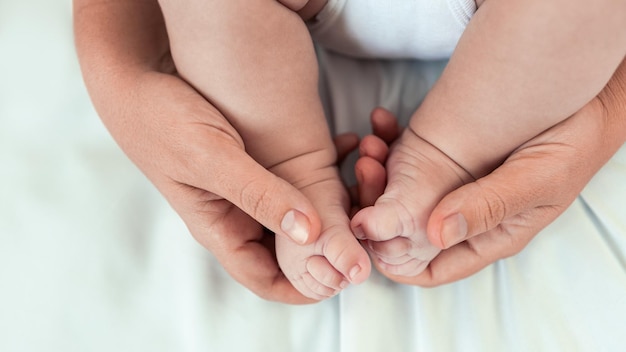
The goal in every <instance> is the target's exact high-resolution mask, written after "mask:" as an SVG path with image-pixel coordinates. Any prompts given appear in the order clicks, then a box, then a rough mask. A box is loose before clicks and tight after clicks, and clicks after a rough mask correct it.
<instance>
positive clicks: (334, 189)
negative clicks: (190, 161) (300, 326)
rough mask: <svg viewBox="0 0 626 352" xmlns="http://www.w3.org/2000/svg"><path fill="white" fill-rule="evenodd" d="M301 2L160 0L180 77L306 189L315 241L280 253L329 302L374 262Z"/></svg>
mask: <svg viewBox="0 0 626 352" xmlns="http://www.w3.org/2000/svg"><path fill="white" fill-rule="evenodd" d="M301 2H302V3H303V4H300V3H298V2H297V1H289V2H288V5H289V6H290V7H287V6H286V5H283V4H282V3H281V2H279V1H276V0H221V1H217V0H214V1H204V0H176V1H170V0H161V6H162V9H163V12H164V15H165V20H166V24H167V27H168V34H169V35H170V41H171V46H172V54H173V57H174V61H175V63H176V66H177V68H178V70H179V73H180V74H181V76H182V77H183V78H185V79H186V80H187V81H188V82H190V83H191V84H192V85H193V86H194V87H195V88H196V89H198V90H199V91H200V92H201V93H202V94H203V95H204V96H205V97H206V98H207V99H208V100H209V101H211V103H213V104H214V105H215V106H216V107H217V108H218V109H219V110H220V112H221V113H222V114H223V115H224V116H225V117H226V118H227V119H228V121H229V122H230V123H231V124H232V125H233V126H234V127H235V129H236V130H237V132H238V133H239V134H240V136H241V138H242V140H243V142H244V144H245V147H246V151H247V152H248V153H249V154H250V155H251V156H252V157H253V158H254V159H255V160H256V161H257V162H259V163H260V164H261V165H263V166H265V167H266V168H268V169H269V170H271V171H272V172H274V173H275V174H276V175H277V176H279V177H281V178H283V179H285V180H287V181H288V182H291V183H292V184H293V185H295V186H296V187H298V188H299V189H301V190H302V191H303V192H304V193H305V195H307V196H308V197H309V198H310V200H311V201H312V203H313V205H314V206H315V207H316V209H317V210H318V213H319V215H320V219H321V227H322V232H321V234H320V237H319V239H318V240H317V241H316V242H315V243H313V244H311V245H307V246H300V245H297V244H296V243H294V242H291V241H290V240H288V239H287V238H284V237H283V236H277V237H276V247H277V253H276V255H277V259H278V261H279V264H280V266H281V268H282V270H283V272H284V273H285V275H286V276H287V278H288V279H289V280H290V281H291V282H292V283H293V284H294V286H295V287H296V288H297V289H298V290H300V291H301V292H302V293H303V294H304V295H306V296H308V297H311V298H315V299H323V298H326V297H329V296H331V295H333V294H335V293H337V292H338V291H339V290H340V289H342V288H344V287H345V286H346V285H347V284H348V283H360V282H362V281H363V280H365V279H366V278H367V277H368V275H369V271H370V262H369V258H368V256H367V253H366V252H365V250H364V249H363V248H362V247H361V245H360V244H359V242H358V241H357V240H356V239H355V238H354V236H353V235H352V232H351V230H350V226H349V219H348V217H347V206H348V204H347V193H346V191H345V190H344V188H343V186H342V183H341V181H340V178H339V174H338V172H337V170H336V166H335V160H336V153H335V149H334V145H333V143H332V140H331V137H330V133H329V130H328V126H327V124H326V120H325V118H324V113H323V109H322V106H321V102H320V99H319V95H318V90H317V89H318V88H317V79H318V77H317V75H318V73H317V61H316V58H315V53H314V50H313V45H312V42H311V39H310V37H309V34H308V31H307V29H306V26H305V24H304V22H303V21H302V19H301V18H300V17H299V16H298V15H297V14H296V12H294V10H298V9H299V8H298V7H299V6H300V5H303V6H304V5H306V1H301ZM296 3H297V4H296ZM213 152H216V153H219V151H213ZM250 182H251V183H254V182H255V180H254V179H251V180H250ZM280 196H281V195H280V194H270V195H268V197H280ZM286 221H287V222H289V219H287V220H286ZM294 221H295V219H294ZM287 225H288V224H287ZM303 230H308V229H303ZM250 265H254V263H250Z"/></svg>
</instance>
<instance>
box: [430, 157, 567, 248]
mask: <svg viewBox="0 0 626 352" xmlns="http://www.w3.org/2000/svg"><path fill="white" fill-rule="evenodd" d="M527 162H529V160H517V161H516V162H511V163H509V164H507V163H505V164H503V165H502V166H500V168H498V169H496V170H495V171H494V172H492V173H491V174H489V175H487V176H485V177H483V178H481V179H478V180H476V181H475V182H471V183H468V184H466V185H464V186H462V187H460V188H458V189H456V190H454V191H452V192H451V193H449V194H448V195H446V196H445V197H444V198H443V199H442V200H441V201H440V202H439V204H437V206H436V207H435V208H434V209H433V211H432V213H431V215H430V218H429V220H428V225H427V233H428V238H429V240H430V242H431V243H432V244H434V245H435V246H437V247H440V248H442V249H446V248H450V247H451V246H453V245H455V244H457V243H459V242H462V241H464V240H466V239H469V238H471V237H474V236H476V235H479V234H482V233H484V232H487V231H489V230H491V229H493V228H495V227H497V226H498V225H500V224H501V223H502V221H503V220H505V219H507V218H509V217H512V216H515V215H517V214H520V213H522V212H524V211H526V210H529V209H532V208H536V207H537V206H539V205H540V204H551V202H553V201H555V200H556V199H560V198H561V196H562V194H559V193H558V191H557V189H556V188H555V187H553V185H554V183H552V182H550V181H551V180H553V178H554V176H555V175H553V174H552V173H550V172H546V171H545V170H549V168H545V167H544V168H539V167H537V168H533V167H529V166H531V165H529V164H527ZM535 166H538V165H535ZM551 185H552V186H551Z"/></svg>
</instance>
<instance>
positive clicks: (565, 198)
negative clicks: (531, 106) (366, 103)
mask: <svg viewBox="0 0 626 352" xmlns="http://www.w3.org/2000/svg"><path fill="white" fill-rule="evenodd" d="M382 114H386V115H387V116H388V117H387V118H392V117H390V114H389V113H388V112H387V113H385V112H382ZM366 141H367V144H366ZM625 141H626V64H625V63H622V65H621V66H620V67H619V68H618V71H617V72H616V73H615V75H614V76H613V78H612V79H611V81H610V82H609V84H608V85H607V86H606V87H605V89H604V90H603V91H602V92H601V93H600V95H598V97H596V98H595V99H594V100H592V101H591V102H590V103H589V104H587V105H586V106H585V107H584V108H583V109H581V110H580V111H579V112H577V113H576V114H575V115H573V116H572V117H570V118H569V119H567V120H565V121H564V122H562V123H560V124H558V125H556V126H554V127H552V128H551V129H549V130H547V131H545V132H544V133H542V134H541V135H539V136H537V137H535V138H534V139H532V140H531V141H529V142H528V143H526V144H524V145H523V146H521V147H520V148H518V149H517V150H516V151H515V152H514V153H513V154H512V155H511V156H510V157H509V158H508V159H507V160H506V161H505V162H504V163H503V164H502V165H501V166H500V167H499V168H497V169H496V170H495V171H493V172H492V173H491V174H489V175H487V176H485V177H483V178H481V179H479V180H477V181H475V182H472V183H468V184H466V185H464V186H462V187H460V188H458V189H457V190H455V191H453V192H451V193H450V194H448V195H446V196H445V197H444V198H443V199H442V200H441V201H440V202H439V204H438V205H437V206H436V207H435V209H434V210H433V212H432V213H431V216H430V218H429V221H428V225H427V233H428V238H429V240H430V241H431V242H432V243H433V244H434V245H436V246H438V247H440V248H442V249H444V250H443V251H442V252H441V253H440V254H439V255H438V256H437V257H436V258H435V259H433V261H432V262H431V263H430V264H429V266H428V268H427V269H426V270H425V271H424V272H422V273H421V274H419V275H417V276H415V277H404V276H394V275H387V276H388V277H389V278H390V279H392V280H394V281H397V282H400V283H405V284H412V285H419V286H437V285H441V284H445V283H449V282H453V281H456V280H460V279H462V278H464V277H467V276H470V275H472V274H474V273H476V272H477V271H479V270H481V269H482V268H484V267H486V266H487V265H489V264H491V263H493V262H494V261H496V260H498V259H501V258H505V257H509V256H512V255H515V254H517V253H518V252H520V251H521V250H522V249H523V248H524V247H525V246H526V245H527V244H528V242H529V241H530V240H531V239H532V238H533V237H534V236H535V235H536V234H537V233H538V232H539V231H540V230H541V229H542V228H544V227H545V226H547V225H548V224H550V223H551V222H552V221H554V219H556V218H557V217H558V216H559V215H560V214H561V213H562V212H563V211H565V209H567V207H568V206H569V205H570V204H571V203H572V202H573V200H574V199H575V198H576V196H577V195H578V194H579V193H580V191H581V190H582V189H583V187H584V186H585V185H586V184H587V183H588V182H589V180H590V179H591V177H592V176H593V175H594V174H595V173H596V172H597V171H598V170H599V169H600V168H601V167H602V166H603V165H604V164H605V163H606V162H607V161H608V160H609V159H610V158H611V156H612V155H613V154H614V153H615V152H616V151H617V150H618V149H619V148H620V147H621V146H622V145H623V144H624V142H625ZM384 144H385V143H383V141H382V140H380V139H376V138H372V137H370V138H369V139H364V140H363V142H362V144H361V148H360V149H361V153H362V155H363V156H364V157H362V158H361V160H359V162H360V163H359V164H357V174H358V173H359V167H360V168H361V172H367V173H369V174H368V175H369V176H368V178H367V180H366V181H367V182H361V180H362V179H361V180H359V181H360V186H361V187H360V189H361V190H360V194H361V195H363V194H364V193H366V191H365V189H368V188H369V189H373V190H380V187H381V186H380V179H381V177H382V176H381V175H380V171H376V170H377V168H378V167H379V166H382V164H383V163H384V159H385V158H386V153H387V152H386V149H385V148H386V145H384ZM363 165H365V166H366V168H364V166H363ZM376 165H378V166H376ZM370 193H371V192H370ZM381 193H382V192H380V193H378V194H381ZM375 199H376V197H373V196H372V195H371V194H370V195H369V196H368V197H365V198H363V196H362V197H361V200H362V201H364V203H363V204H362V205H363V206H367V205H370V204H373V202H374V201H375ZM368 202H369V203H368Z"/></svg>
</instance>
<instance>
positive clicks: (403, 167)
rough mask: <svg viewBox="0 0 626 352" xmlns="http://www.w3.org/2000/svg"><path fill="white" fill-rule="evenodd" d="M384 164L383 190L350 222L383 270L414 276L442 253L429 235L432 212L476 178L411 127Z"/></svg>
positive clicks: (392, 273) (379, 267)
mask: <svg viewBox="0 0 626 352" xmlns="http://www.w3.org/2000/svg"><path fill="white" fill-rule="evenodd" d="M374 159H378V160H380V158H379V157H377V158H373V159H370V160H374ZM386 166H387V175H388V183H387V186H386V188H385V192H384V194H383V195H382V196H380V197H379V198H378V199H377V200H376V202H375V203H374V205H373V206H370V207H367V208H364V209H362V210H361V211H359V212H358V213H357V214H356V215H355V216H354V218H353V219H352V223H351V226H352V229H353V231H354V233H355V235H356V237H357V238H359V239H362V240H367V241H366V243H367V248H368V251H369V252H370V253H371V254H372V259H373V261H374V264H375V266H376V267H377V268H378V269H379V270H380V271H381V272H382V273H383V274H385V275H387V276H389V277H393V276H416V275H418V274H419V273H421V272H422V271H423V270H424V269H425V268H426V267H427V265H428V263H429V262H430V260H432V259H433V258H434V257H435V256H436V255H437V254H438V253H439V252H440V249H439V248H438V247H435V246H434V245H432V244H431V243H430V242H429V240H428V238H427V235H426V225H427V222H428V218H429V216H430V213H431V212H432V210H433V209H434V207H435V206H436V205H437V203H438V202H439V201H440V200H441V199H442V198H443V197H444V196H445V195H446V194H448V193H449V192H450V191H452V190H454V189H456V188H458V187H459V186H461V185H463V184H465V183H467V182H469V181H471V180H473V178H472V176H471V175H470V174H469V173H467V172H466V171H465V170H464V169H463V168H461V167H460V166H459V165H458V164H457V163H455V162H454V161H453V160H452V159H450V158H449V157H448V156H446V155H445V154H444V153H443V152H442V151H441V150H439V149H437V148H436V147H435V146H433V145H432V144H430V143H428V142H427V141H425V140H423V139H422V138H420V137H419V136H418V135H416V134H415V133H414V132H413V131H412V130H411V129H410V128H407V129H406V130H405V131H404V132H403V133H402V136H401V137H400V139H399V140H398V142H397V143H396V144H395V145H394V146H393V148H392V151H391V153H390V155H389V158H388V160H387V163H386Z"/></svg>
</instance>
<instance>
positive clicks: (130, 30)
mask: <svg viewBox="0 0 626 352" xmlns="http://www.w3.org/2000/svg"><path fill="white" fill-rule="evenodd" d="M74 21H75V35H76V45H77V50H78V55H79V58H80V61H81V67H82V70H83V75H84V78H85V82H86V84H87V87H88V90H89V92H90V94H91V97H92V100H93V102H94V105H95V107H96V109H97V110H98V113H99V114H100V116H101V118H102V120H103V121H104V123H105V124H106V126H107V128H108V129H109V130H110V132H111V134H112V135H113V137H114V138H115V139H116V141H117V142H118V143H119V145H120V146H121V147H122V149H123V150H124V151H125V152H126V153H127V155H128V156H129V157H130V158H131V160H132V161H133V162H134V163H135V164H136V165H137V166H138V167H139V168H140V169H141V170H142V171H143V172H144V174H145V175H146V176H147V177H148V178H149V179H150V180H151V181H152V182H153V183H154V184H155V186H156V187H157V188H158V189H159V191H160V192H161V193H162V194H163V195H164V196H165V197H166V198H167V200H168V201H169V203H170V204H171V205H172V207H173V208H174V209H175V210H176V211H177V213H178V214H179V215H180V216H181V218H182V219H183V220H184V222H185V223H186V225H187V227H188V228H189V231H190V232H191V233H192V235H193V236H194V237H195V239H196V240H197V241H198V242H200V243H201V244H202V245H203V246H204V247H206V248H207V249H208V250H209V251H211V252H212V253H213V254H214V255H215V257H216V258H217V260H218V261H219V262H220V263H221V264H222V265H223V266H224V268H225V269H226V270H227V271H228V273H229V274H230V275H232V276H233V278H235V279H236V280H237V281H239V282H240V283H241V284H243V285H244V286H246V287H247V288H249V289H250V290H252V291H253V292H254V293H256V294H257V295H259V296H260V297H262V298H265V299H268V300H275V301H281V302H286V303H296V304H299V303H310V302H313V301H312V300H310V299H308V298H306V297H304V296H302V295H301V294H300V293H299V292H298V291H297V290H295V289H294V288H293V286H292V285H291V284H290V283H289V282H288V281H287V279H286V278H285V277H284V276H283V274H282V272H281V270H280V269H279V267H278V264H277V261H276V258H275V255H274V244H273V238H274V237H273V236H274V235H273V234H271V233H269V232H268V231H264V227H266V228H268V229H270V230H271V231H272V232H274V233H276V234H277V235H280V236H289V237H290V238H292V239H293V240H295V241H296V242H299V243H310V242H312V241H314V240H315V239H316V238H317V236H318V235H319V232H320V227H321V224H320V220H319V217H318V215H317V212H316V211H315V209H314V208H313V206H312V205H311V203H310V202H309V201H308V199H307V198H306V197H305V196H304V195H302V194H301V193H300V192H299V191H298V190H297V189H296V188H294V187H292V186H291V185H290V184H289V183H287V182H285V181H284V180H282V179H280V178H278V177H276V176H274V175H273V174H272V173H270V172H268V171H267V170H265V169H264V168H263V167H261V166H260V165H258V164H257V163H256V162H255V161H254V160H253V159H252V158H251V157H249V156H248V154H247V153H246V152H245V147H244V144H243V142H242V140H241V138H240V136H239V135H238V134H237V132H236V131H235V130H234V128H233V127H232V126H231V125H230V124H229V123H228V121H227V120H226V119H225V118H224V117H223V116H222V114H221V113H220V112H219V111H218V110H217V109H216V108H214V107H213V106H212V105H211V104H210V103H209V102H207V101H206V100H205V99H204V98H203V97H202V96H200V95H199V93H198V92H196V91H195V90H194V89H192V88H191V87H190V86H189V85H188V84H186V83H185V82H184V81H183V80H181V79H180V78H179V77H177V75H176V72H175V67H174V65H173V63H172V59H171V56H170V53H169V44H168V39H167V33H166V31H165V25H164V22H163V18H162V16H161V12H160V8H159V5H158V3H157V1H156V0H154V1H146V0H132V1H131V0H129V1H117V2H102V1H98V0H75V1H74ZM261 224H262V225H263V226H262V225H261Z"/></svg>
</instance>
